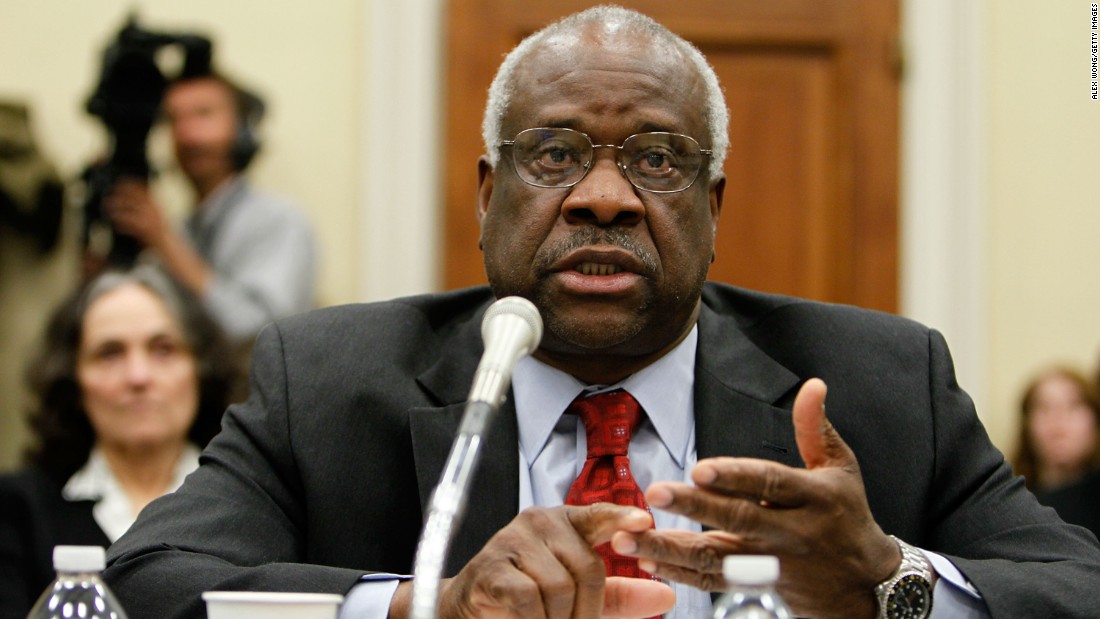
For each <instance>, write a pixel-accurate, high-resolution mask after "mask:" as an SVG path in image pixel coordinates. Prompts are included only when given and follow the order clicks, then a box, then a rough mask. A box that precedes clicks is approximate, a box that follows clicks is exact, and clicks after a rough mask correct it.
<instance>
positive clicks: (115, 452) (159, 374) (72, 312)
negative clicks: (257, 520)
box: [0, 266, 236, 619]
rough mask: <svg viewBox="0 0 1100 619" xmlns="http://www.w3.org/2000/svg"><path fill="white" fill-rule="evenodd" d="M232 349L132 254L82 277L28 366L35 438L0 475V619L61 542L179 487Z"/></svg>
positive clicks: (39, 583)
mask: <svg viewBox="0 0 1100 619" xmlns="http://www.w3.org/2000/svg"><path fill="white" fill-rule="evenodd" d="M234 368H235V366H234V365H233V362H232V357H231V356H230V354H229V350H228V347H227V344H226V341H225V339H224V336H223V335H222V333H221V331H220V330H219V328H218V327H217V326H216V325H215V323H214V322H213V321H212V320H211V319H210V318H209V317H208V316H207V315H206V314H205V313H204V311H203V309H202V306H201V304H200V302H199V301H198V300H197V299H196V298H195V297H194V296H193V295H191V294H190V293H189V292H187V291H186V290H185V289H183V288H181V287H180V286H179V285H177V284H176V283H174V282H173V281H172V280H171V279H170V278H169V277H168V276H167V275H165V274H164V273H163V272H161V271H159V270H156V269H155V268H152V267H150V266H140V267H137V268H136V269H134V270H132V271H128V272H107V273H104V274H102V275H100V276H98V277H96V278H95V279H93V280H92V281H91V282H89V283H88V284H87V285H86V286H85V287H84V288H83V289H82V290H81V291H80V292H78V293H77V294H76V295H75V296H74V297H73V298H72V299H70V300H69V301H67V302H66V303H65V304H63V305H62V306H61V307H60V308H59V309H58V310H57V311H56V313H55V314H54V315H53V316H52V318H51V320H50V322H49V325H48V328H47V331H46V338H45V345H44V347H43V349H42V351H41V354H40V356H39V357H38V358H37V359H35V360H34V362H33V363H32V365H31V366H30V371H29V374H28V377H29V381H30V387H31V390H32V392H33V395H34V396H35V399H36V402H35V405H34V410H33V411H32V414H31V417H30V425H31V429H32V432H33V436H34V438H35V440H36V442H35V443H34V444H33V445H32V446H31V447H30V448H29V449H28V450H27V452H26V454H25V460H26V467H25V468H24V469H23V470H21V471H19V472H16V473H13V474H10V475H6V476H3V477H0V506H2V507H0V619H2V618H7V617H15V618H19V619H22V618H23V617H25V616H26V613H27V612H28V611H29V610H30V607H31V605H32V604H33V603H34V601H35V599H36V598H37V597H38V595H39V594H40V593H41V592H42V590H43V589H44V588H45V587H46V585H47V584H49V582H50V581H51V580H52V578H53V574H54V573H53V566H52V560H51V555H52V549H53V547H54V546H55V545H57V544H81V545H86V544H87V545H100V546H107V545H109V544H110V543H111V542H113V541H114V540H116V539H118V538H119V537H120V536H121V535H122V534H123V533H124V532H125V531H126V530H127V529H128V528H129V527H130V525H131V524H132V523H133V521H134V519H135V518H136V517H137V514H138V512H140V511H141V509H142V508H143V507H145V505H147V504H148V503H149V502H150V501H152V500H153V499H155V498H157V497H159V496H161V495H163V494H165V493H168V492H171V491H173V490H175V489H176V488H178V487H179V485H180V484H181V483H182V482H183V478H184V477H185V476H186V475H187V474H188V473H190V472H191V471H192V470H194V469H195V468H196V467H197V466H198V456H199V450H200V449H201V448H202V447H204V446H205V445H206V443H207V442H208V441H209V440H210V439H211V438H212V437H213V436H214V434H216V433H217V431H218V429H219V427H220V421H221V416H222V413H223V411H224V410H225V408H226V406H227V404H228V403H229V399H230V394H231V393H232V390H233V389H234V387H235V382H236V373H235V370H234Z"/></svg>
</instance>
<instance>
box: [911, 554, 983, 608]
mask: <svg viewBox="0 0 1100 619" xmlns="http://www.w3.org/2000/svg"><path fill="white" fill-rule="evenodd" d="M919 550H920V551H921V552H922V553H924V556H925V558H927V559H928V562H929V563H931V564H932V569H933V570H935V572H936V575H937V576H939V578H938V579H937V580H936V586H935V589H933V591H932V613H931V614H930V615H929V619H989V616H990V615H989V609H988V608H986V606H985V601H984V600H983V599H982V594H980V593H978V590H977V589H975V588H974V585H973V584H971V582H970V581H969V580H967V578H966V576H963V573H962V572H960V571H959V568H957V567H955V564H954V563H952V562H951V561H950V559H948V558H946V557H944V556H943V555H939V554H936V553H934V552H930V551H927V550H924V549H923V548H921V549H919Z"/></svg>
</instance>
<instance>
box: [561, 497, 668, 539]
mask: <svg viewBox="0 0 1100 619" xmlns="http://www.w3.org/2000/svg"><path fill="white" fill-rule="evenodd" d="M565 515H566V517H567V518H568V519H569V522H570V523H571V524H572V525H573V528H574V529H576V531H577V533H580V535H581V537H583V538H584V539H585V540H586V541H587V542H588V543H589V544H590V545H591V546H593V547H595V546H599V545H600V544H602V543H604V542H607V541H610V540H611V536H612V535H613V534H614V533H615V532H616V531H637V532H641V531H645V530H647V529H650V528H652V527H653V516H652V515H650V513H649V512H647V511H646V510H644V509H639V508H637V507H627V506H624V505H615V504H613V503H594V504H592V505H585V506H573V505H567V506H565Z"/></svg>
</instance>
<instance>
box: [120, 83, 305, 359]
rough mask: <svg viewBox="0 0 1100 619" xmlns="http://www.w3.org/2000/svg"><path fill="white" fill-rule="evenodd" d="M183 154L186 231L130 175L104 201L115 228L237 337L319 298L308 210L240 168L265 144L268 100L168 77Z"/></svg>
mask: <svg viewBox="0 0 1100 619" xmlns="http://www.w3.org/2000/svg"><path fill="white" fill-rule="evenodd" d="M161 112H162V116H163V118H164V119H165V121H166V122H167V123H168V126H169V129H170V133H171V138H172V142H173V145H174V152H175V157H176V160H177V161H178V163H179V167H180V170H181V171H182V172H183V174H184V175H185V176H186V178H187V180H188V181H189V183H190V185H191V187H192V188H193V189H194V197H195V201H194V206H193V209H192V212H191V215H190V217H189V218H188V220H187V221H186V225H185V227H184V228H183V229H182V230H178V229H177V228H175V227H174V226H173V225H172V224H171V222H169V221H168V219H167V217H166V215H165V210H164V209H163V208H162V206H161V205H160V204H158V203H157V201H156V200H155V199H154V198H153V196H152V193H151V192H150V189H149V185H148V183H147V181H145V180H142V179H141V178H139V177H137V176H123V177H121V178H120V179H119V180H117V181H116V182H114V183H113V185H112V187H111V188H110V189H109V190H108V192H107V193H106V196H105V198H104V200H103V211H104V214H105V216H106V217H107V218H108V220H109V221H110V223H111V225H112V226H113V228H114V229H115V230H116V231H117V232H119V233H122V234H123V235H127V236H130V237H133V238H134V239H136V240H137V241H138V243H139V244H140V245H141V247H143V248H144V250H145V253H151V254H154V255H155V256H156V257H157V258H159V260H160V261H161V262H163V264H164V266H165V268H167V270H168V271H169V272H170V273H171V274H172V275H174V276H175V277H176V278H178V279H179V280H180V281H181V282H182V283H183V284H184V285H186V286H187V287H188V288H190V289H191V290H192V291H194V292H195V293H196V294H197V295H198V296H199V297H200V298H201V299H202V300H203V302H204V304H205V305H206V307H207V309H208V310H209V311H210V312H211V314H212V315H213V316H214V317H215V318H216V319H217V320H218V322H219V323H221V325H222V327H223V328H224V329H225V331H226V332H227V333H228V334H229V335H230V337H231V338H232V339H233V340H235V341H236V342H237V343H238V344H244V345H247V344H250V342H251V340H252V338H253V336H255V334H256V333H257V332H258V331H259V329H260V328H261V327H262V326H263V325H264V324H266V323H267V322H270V321H271V320H274V319H276V318H279V317H282V316H287V315H290V314H294V313H297V312H301V311H304V310H307V309H309V308H310V307H311V306H312V305H313V292H314V262H315V250H314V241H313V237H312V233H311V231H310V228H309V224H308V222H307V220H306V219H305V217H304V216H303V215H302V214H301V213H300V212H299V211H298V210H297V209H296V208H295V207H294V206H293V205H292V204H291V203H290V202H288V201H287V200H285V199H282V198H279V197H276V196H273V195H270V194H267V193H263V192H260V191H257V190H255V189H253V188H252V187H251V185H250V184H249V183H248V182H247V181H246V180H245V178H244V176H243V173H244V171H245V170H246V168H247V167H248V165H249V163H250V162H251V161H252V159H253V157H254V156H255V154H256V152H257V151H258V149H259V143H258V141H257V138H256V135H255V131H256V126H257V124H258V123H259V121H260V119H261V117H262V115H263V103H262V102H261V101H260V100H259V99H258V98H257V97H256V96H254V95H252V94H250V93H248V92H247V91H245V90H243V89H242V88H240V87H238V86H236V85H235V84H233V83H232V82H230V81H229V80H228V79H226V78H225V77H224V76H222V75H219V74H216V73H208V74H205V75H186V76H184V77H181V78H177V79H176V80H174V81H172V82H171V83H169V85H168V87H167V90H166V91H165V95H164V99H163V103H162V105H161Z"/></svg>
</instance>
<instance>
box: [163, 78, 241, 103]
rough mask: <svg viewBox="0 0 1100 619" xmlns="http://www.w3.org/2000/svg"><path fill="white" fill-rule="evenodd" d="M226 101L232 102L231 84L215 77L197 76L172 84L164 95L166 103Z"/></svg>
mask: <svg viewBox="0 0 1100 619" xmlns="http://www.w3.org/2000/svg"><path fill="white" fill-rule="evenodd" d="M195 100H202V101H226V102H229V103H232V101H233V93H232V91H231V90H230V88H229V86H228V85H226V84H225V83H224V82H222V81H220V80H217V79H215V78H212V77H211V78H205V77H204V78H196V79H191V80H186V81H183V82H178V83H176V84H173V85H171V86H170V87H169V88H168V91H167V92H166V93H165V95H164V102H165V105H171V104H172V103H174V102H179V101H195Z"/></svg>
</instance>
